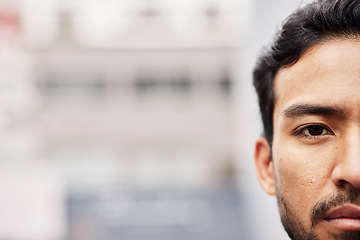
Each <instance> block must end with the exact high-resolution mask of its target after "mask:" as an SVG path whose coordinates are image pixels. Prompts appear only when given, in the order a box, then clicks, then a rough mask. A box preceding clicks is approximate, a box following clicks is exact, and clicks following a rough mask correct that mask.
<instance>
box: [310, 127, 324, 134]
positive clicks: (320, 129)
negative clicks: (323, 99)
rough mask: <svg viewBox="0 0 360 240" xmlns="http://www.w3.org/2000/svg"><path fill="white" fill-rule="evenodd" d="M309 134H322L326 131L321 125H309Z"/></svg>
mask: <svg viewBox="0 0 360 240" xmlns="http://www.w3.org/2000/svg"><path fill="white" fill-rule="evenodd" d="M308 131H309V134H310V135H321V134H322V133H323V131H324V128H323V127H321V126H316V125H315V126H309V129H308Z"/></svg>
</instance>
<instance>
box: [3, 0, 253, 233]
mask: <svg viewBox="0 0 360 240" xmlns="http://www.w3.org/2000/svg"><path fill="white" fill-rule="evenodd" d="M0 3H1V5H0V10H3V11H1V12H0V31H1V29H3V32H2V33H3V35H2V36H4V37H3V38H4V39H0V41H1V42H0V50H3V51H1V52H0V58H2V59H3V61H1V59H0V61H1V62H0V64H1V66H0V68H1V69H2V71H1V72H0V74H1V75H2V76H7V78H4V77H3V78H2V79H8V80H1V81H2V82H1V83H0V84H2V87H1V89H0V91H1V92H2V93H4V94H3V95H2V98H4V99H3V101H2V102H1V109H0V111H1V113H2V114H1V115H2V116H1V117H2V121H1V124H2V126H3V127H2V128H1V132H2V139H3V140H2V142H3V144H2V147H1V152H0V153H1V154H2V155H3V157H4V159H6V160H7V161H6V162H11V164H5V163H3V165H4V166H5V165H6V166H8V167H7V168H5V167H4V168H3V169H11V170H9V171H16V172H19V169H23V171H24V172H28V173H29V172H30V173H34V175H37V176H44V179H39V180H38V182H34V188H35V189H38V188H39V186H41V185H40V184H39V182H44V181H45V182H47V183H49V184H48V185H46V186H45V187H43V188H42V189H43V194H44V195H46V196H48V198H47V199H49V202H51V203H54V202H55V203H54V204H48V205H49V207H48V209H43V211H44V212H47V213H48V212H51V214H44V216H45V217H44V218H43V221H46V219H50V218H56V219H58V221H55V223H54V226H53V228H52V229H53V230H52V231H50V232H49V233H47V235H46V234H45V233H43V232H42V230H41V229H42V228H41V227H38V228H37V229H38V233H37V234H38V235H36V234H35V235H33V236H34V237H29V236H30V235H31V234H30V235H29V234H28V235H27V237H24V236H19V235H16V232H18V231H16V229H14V230H13V232H11V231H10V232H8V233H6V234H7V235H6V236H8V237H10V238H12V239H24V240H25V239H44V240H45V239H48V240H49V239H54V240H55V239H71V240H72V239H74V240H88V239H109V240H110V239H116V236H117V237H119V236H120V237H122V239H127V240H130V239H139V238H141V237H142V236H147V237H148V238H149V239H151V237H152V238H153V239H161V238H162V239H169V236H172V238H171V239H176V236H177V237H178V238H179V239H184V238H186V239H207V240H208V239H214V240H215V239H224V240H226V239H238V238H239V236H243V237H245V236H246V234H247V233H246V232H245V229H246V226H245V224H243V223H242V222H241V221H242V219H241V212H240V210H241V209H240V208H241V207H240V201H241V199H239V198H238V194H237V188H236V178H237V167H236V166H237V163H236V157H235V151H234V147H235V145H234V138H235V136H234V131H233V130H234V122H233V119H234V118H233V106H232V100H231V93H232V86H233V85H234V79H233V77H232V71H233V64H234V58H235V55H234V54H235V50H236V47H237V46H239V42H240V41H241V39H242V38H243V36H244V35H245V34H246V29H247V25H248V18H249V14H250V11H249V8H250V5H249V4H250V3H249V1H245V0H243V1H235V0H222V1H214V0H213V1H211V0H197V1H189V0H187V1H180V0H178V1H175V0H173V1H165V0H151V1H149V0H147V1H144V0H131V1H130V0H127V1H115V0H107V1H100V0H77V1H60V0H53V1H48V0H31V1H25V0H23V1H21V0H18V1H1V2H0ZM3 12H4V14H2V13H3ZM3 25H4V26H5V27H2V26H3ZM6 29H7V30H6ZM5 32H6V33H5ZM11 64H12V65H11ZM5 98H6V99H5ZM15 160H16V161H15ZM13 162H17V163H18V164H17V165H14V164H13ZM24 163H26V165H24ZM19 166H21V167H19ZM24 166H26V167H24ZM34 166H39V167H34ZM34 168H35V170H34ZM29 169H33V170H31V171H30V170H29ZM39 169H40V170H39ZM39 171H43V173H44V174H41V173H40V172H39ZM49 172H50V173H52V172H56V173H54V174H46V173H49ZM28 178H29V179H35V178H33V177H32V175H29V177H28ZM10 181H11V180H10ZM14 186H15V185H14ZM16 186H18V185H16ZM0 187H1V186H0ZM18 188H19V189H20V190H19V191H20V192H22V193H24V192H25V191H21V187H18ZM48 189H52V191H53V192H49V190H48ZM54 189H55V190H54ZM56 189H57V190H56ZM0 191H1V188H0ZM24 194H25V195H24V196H28V195H31V193H24ZM26 194H28V195H26ZM52 196H56V197H52ZM14 198H16V195H14ZM24 199H26V197H24ZM34 202H37V200H36V199H35V200H34ZM24 204H26V203H24ZM14 206H15V205H14ZM49 209H52V210H49ZM53 209H56V211H53ZM171 212H173V213H172V214H170V213H171ZM105 213H106V214H105ZM29 216H31V214H30V215H29ZM134 216H137V217H134ZM0 220H1V219H0ZM29 221H31V220H29ZM43 228H44V227H43ZM47 228H48V229H50V228H49V227H47ZM134 229H135V230H134ZM29 231H30V230H29ZM1 234H3V233H2V232H1V229H0V238H1V237H2V236H1ZM4 234H5V233H4ZM11 234H13V235H11ZM14 234H15V235H14ZM39 234H40V235H41V234H43V236H42V237H39V236H40V235H39ZM121 234H123V235H121ZM166 234H168V235H166Z"/></svg>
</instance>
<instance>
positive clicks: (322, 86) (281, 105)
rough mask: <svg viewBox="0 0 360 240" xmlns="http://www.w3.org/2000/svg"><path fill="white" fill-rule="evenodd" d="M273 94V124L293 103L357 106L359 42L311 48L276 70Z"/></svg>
mask: <svg viewBox="0 0 360 240" xmlns="http://www.w3.org/2000/svg"><path fill="white" fill-rule="evenodd" d="M274 92H275V99H274V100H275V101H274V103H275V105H274V121H276V119H278V117H279V114H281V111H283V110H284V109H285V108H286V107H289V106H291V105H294V104H319V105H324V104H331V105H338V104H344V103H345V102H346V103H347V104H348V105H347V106H353V104H357V105H359V102H360V94H359V92H360V41H359V40H357V39H355V40H354V39H335V40H328V41H326V42H324V43H321V44H318V45H315V46H312V47H311V48H309V49H308V50H307V51H306V52H305V53H304V54H303V55H302V56H301V58H300V59H299V61H298V62H297V63H295V64H294V65H292V66H290V67H285V68H282V69H280V70H279V71H278V73H277V75H276V77H275V83H274ZM349 104H350V105H349Z"/></svg>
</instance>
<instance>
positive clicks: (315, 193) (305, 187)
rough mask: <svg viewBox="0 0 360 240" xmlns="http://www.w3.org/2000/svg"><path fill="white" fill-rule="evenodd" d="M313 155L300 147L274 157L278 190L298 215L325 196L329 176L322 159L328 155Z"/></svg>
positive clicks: (327, 168) (327, 166)
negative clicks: (304, 151)
mask: <svg viewBox="0 0 360 240" xmlns="http://www.w3.org/2000/svg"><path fill="white" fill-rule="evenodd" d="M313 154H315V153H313ZM313 154H305V153H302V152H301V151H299V149H298V151H296V152H293V151H288V152H283V153H282V154H281V155H280V154H276V155H278V156H277V158H275V157H276V156H274V161H275V162H274V163H275V174H276V181H277V183H276V184H277V188H278V191H280V194H281V195H282V196H283V198H285V199H287V201H288V202H289V203H290V204H291V205H293V208H294V209H298V212H299V214H302V213H306V214H308V212H309V211H311V209H312V208H313V206H314V204H315V203H316V202H317V201H318V200H319V199H320V198H321V196H322V195H326V186H327V183H328V181H329V179H330V173H329V172H330V170H329V169H330V167H329V164H327V163H324V162H323V160H324V159H323V158H326V156H324V155H321V156H319V155H320V154H319V153H318V154H316V155H313ZM306 216H307V215H306ZM306 216H304V217H306Z"/></svg>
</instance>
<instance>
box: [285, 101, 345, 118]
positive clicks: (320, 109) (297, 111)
mask: <svg viewBox="0 0 360 240" xmlns="http://www.w3.org/2000/svg"><path fill="white" fill-rule="evenodd" d="M283 115H284V116H285V117H287V118H297V117H301V116H304V115H322V116H335V117H339V118H344V117H345V115H346V112H345V111H344V110H343V109H340V108H338V107H334V106H321V105H311V104H295V105H291V106H290V107H288V108H286V109H285V110H284V111H283Z"/></svg>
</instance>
